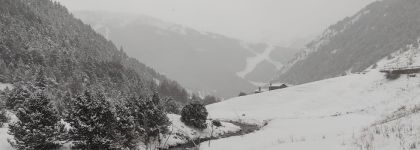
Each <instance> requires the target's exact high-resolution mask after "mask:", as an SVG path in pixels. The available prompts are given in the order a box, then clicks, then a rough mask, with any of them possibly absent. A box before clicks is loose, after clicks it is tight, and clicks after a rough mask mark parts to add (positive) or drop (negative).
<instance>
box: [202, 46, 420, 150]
mask: <svg viewBox="0 0 420 150" xmlns="http://www.w3.org/2000/svg"><path fill="white" fill-rule="evenodd" d="M411 52H412V53H413V55H410V54H407V53H410V52H407V53H403V55H398V56H396V57H395V58H394V59H391V60H387V59H384V60H383V61H382V62H380V63H378V64H379V67H378V69H371V70H368V71H367V72H366V74H350V75H347V76H343V77H337V78H332V79H327V80H322V81H318V82H313V83H308V84H304V85H299V86H294V87H290V88H286V89H281V90H276V91H271V92H266V93H261V94H255V95H249V96H245V97H238V98H233V99H231V100H227V101H223V102H221V103H217V104H213V105H210V106H208V107H207V109H208V110H209V112H210V116H211V117H212V118H215V119H223V120H235V121H244V122H248V123H259V124H262V123H264V122H267V123H268V125H267V126H265V127H264V128H263V129H262V130H259V131H257V132H255V133H252V134H248V135H245V136H241V137H231V138H225V139H220V140H217V141H213V143H212V145H211V147H209V146H207V145H206V144H202V145H201V147H200V148H201V149H205V150H211V149H214V150H221V149H232V150H260V149H268V150H279V149H287V150H308V149H316V150H318V149H319V150H349V149H381V150H382V149H384V148H383V147H379V146H378V147H369V148H363V147H360V145H361V144H360V143H363V142H368V141H366V139H364V138H365V137H364V136H363V135H365V134H368V133H370V132H369V131H370V130H372V129H370V128H369V127H371V126H372V125H374V124H375V123H377V122H378V121H379V122H380V121H381V120H384V119H386V118H389V116H393V114H394V113H395V111H397V110H399V109H401V108H404V106H406V107H407V109H409V108H410V107H408V106H415V105H417V104H420V74H418V75H417V77H408V76H407V75H402V76H401V77H400V78H399V79H397V80H393V81H390V80H387V79H385V77H384V74H382V73H380V72H379V68H381V67H384V66H389V65H392V63H395V62H396V61H394V60H396V59H398V57H401V58H400V59H399V60H404V59H403V58H402V57H404V58H408V59H405V60H410V61H413V62H412V63H409V64H410V65H411V64H417V62H420V59H418V58H419V57H416V55H415V54H416V53H417V52H418V50H411ZM408 56H409V57H408ZM398 63H401V61H398ZM411 117H412V118H417V120H418V118H419V117H420V115H419V114H417V113H414V114H412V116H411ZM412 120H416V119H408V118H404V119H403V120H401V121H398V120H396V121H394V122H390V123H388V124H390V125H389V126H397V127H401V126H403V127H405V126H404V125H407V127H410V126H411V128H408V129H415V131H410V132H408V131H407V132H406V130H408V129H406V128H404V129H401V130H403V131H404V132H398V133H402V134H403V135H399V137H407V138H411V139H417V141H418V139H419V138H418V137H419V136H420V131H418V130H420V121H412ZM379 126H380V127H383V126H384V125H382V124H380V125H379ZM397 127H395V128H397ZM369 129H370V130H369ZM384 130H387V129H384ZM365 132H368V133H365ZM395 133H397V132H395ZM411 133H414V134H411ZM385 137H386V136H385ZM396 137H398V135H397V136H396ZM357 139H359V140H357ZM360 139H362V140H360ZM394 139H395V138H389V139H387V140H385V139H379V140H380V141H375V140H372V142H370V143H373V144H371V145H375V144H376V145H384V143H387V142H388V141H393V140H394ZM360 141H362V142H360ZM412 141H413V140H411V143H408V145H405V146H404V147H412V146H411V145H410V144H412V143H413V142H412ZM387 144H388V145H390V146H389V147H388V149H392V150H395V149H402V147H401V146H400V147H398V145H404V144H399V142H398V141H397V142H388V143H387ZM417 147H418V148H417V149H419V148H420V146H417Z"/></svg>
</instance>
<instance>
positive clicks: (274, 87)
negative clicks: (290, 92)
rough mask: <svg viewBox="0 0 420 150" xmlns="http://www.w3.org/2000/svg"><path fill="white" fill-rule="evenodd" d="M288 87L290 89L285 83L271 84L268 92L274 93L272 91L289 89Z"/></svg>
mask: <svg viewBox="0 0 420 150" xmlns="http://www.w3.org/2000/svg"><path fill="white" fill-rule="evenodd" d="M287 87H289V86H288V85H287V84H285V83H279V84H272V83H270V86H269V87H268V90H269V91H272V90H278V89H284V88H287Z"/></svg>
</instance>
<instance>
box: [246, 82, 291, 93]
mask: <svg viewBox="0 0 420 150" xmlns="http://www.w3.org/2000/svg"><path fill="white" fill-rule="evenodd" d="M290 86H291V85H288V84H286V83H270V84H266V85H265V86H262V87H258V89H257V90H255V91H254V93H255V94H258V93H263V92H267V91H272V90H278V89H284V88H287V87H290Z"/></svg>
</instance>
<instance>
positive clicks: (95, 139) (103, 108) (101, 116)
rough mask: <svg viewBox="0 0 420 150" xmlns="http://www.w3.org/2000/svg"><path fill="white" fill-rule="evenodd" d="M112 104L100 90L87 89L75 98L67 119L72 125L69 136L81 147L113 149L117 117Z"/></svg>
mask: <svg viewBox="0 0 420 150" xmlns="http://www.w3.org/2000/svg"><path fill="white" fill-rule="evenodd" d="M110 108H111V104H110V103H109V102H108V101H107V100H106V99H105V96H104V95H103V94H102V93H101V92H98V93H96V94H95V95H92V94H91V92H89V91H85V92H84V94H83V95H79V96H77V97H76V98H75V99H73V104H72V110H70V112H69V115H68V117H67V119H66V121H67V122H68V123H70V125H71V126H72V129H70V131H69V136H70V139H71V140H72V141H74V144H75V145H76V146H77V147H79V148H81V149H101V150H106V149H111V148H112V143H113V140H114V139H115V137H114V133H115V132H114V131H115V125H116V118H115V115H114V113H113V112H112V111H111V109H110Z"/></svg>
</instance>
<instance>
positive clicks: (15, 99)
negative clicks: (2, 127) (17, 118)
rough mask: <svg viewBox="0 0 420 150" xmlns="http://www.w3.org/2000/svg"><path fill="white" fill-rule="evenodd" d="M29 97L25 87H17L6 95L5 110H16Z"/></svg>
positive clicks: (29, 94) (29, 93)
mask: <svg viewBox="0 0 420 150" xmlns="http://www.w3.org/2000/svg"><path fill="white" fill-rule="evenodd" d="M30 96H31V92H30V91H29V90H28V89H27V88H26V87H24V86H22V85H18V86H17V87H15V88H14V89H13V90H12V91H11V92H10V93H9V94H8V95H7V97H6V108H7V109H12V110H17V109H18V108H20V107H22V105H23V103H24V102H25V100H26V99H28V98H29V97H30Z"/></svg>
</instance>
